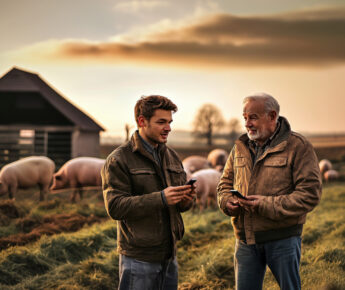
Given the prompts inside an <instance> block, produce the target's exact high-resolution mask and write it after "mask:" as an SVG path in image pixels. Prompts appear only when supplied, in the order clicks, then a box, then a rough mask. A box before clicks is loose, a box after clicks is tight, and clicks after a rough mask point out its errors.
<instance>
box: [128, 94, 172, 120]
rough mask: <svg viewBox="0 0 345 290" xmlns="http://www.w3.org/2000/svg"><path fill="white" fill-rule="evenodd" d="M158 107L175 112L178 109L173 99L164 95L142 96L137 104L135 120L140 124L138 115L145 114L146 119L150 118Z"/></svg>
mask: <svg viewBox="0 0 345 290" xmlns="http://www.w3.org/2000/svg"><path fill="white" fill-rule="evenodd" d="M158 109H161V110H167V111H173V112H174V113H175V112H176V111H177V106H176V105H175V104H174V103H173V102H172V101H171V100H169V99H168V98H166V97H163V96H159V95H151V96H142V97H141V98H140V99H139V100H138V101H137V103H136V104H135V108H134V116H135V121H136V122H137V124H138V117H139V116H141V115H143V116H144V118H145V119H146V120H150V119H151V117H152V116H153V114H154V113H155V111H156V110H158Z"/></svg>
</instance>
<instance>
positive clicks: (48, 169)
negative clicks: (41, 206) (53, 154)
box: [0, 156, 105, 201]
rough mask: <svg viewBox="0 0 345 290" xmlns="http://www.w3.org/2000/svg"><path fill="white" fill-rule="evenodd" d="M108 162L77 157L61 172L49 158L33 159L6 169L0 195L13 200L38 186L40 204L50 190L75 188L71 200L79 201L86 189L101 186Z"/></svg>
mask: <svg viewBox="0 0 345 290" xmlns="http://www.w3.org/2000/svg"><path fill="white" fill-rule="evenodd" d="M104 162H105V160H104V159H99V158H93V157H77V158H74V159H71V160H69V161H68V162H66V163H65V164H64V165H63V166H62V167H61V168H60V170H59V171H58V172H56V173H55V174H54V172H55V163H54V161H52V160H51V159H49V158H48V157H45V156H30V157H26V158H23V159H20V160H18V161H15V162H12V163H9V164H7V165H5V166H4V167H3V168H2V169H1V171H0V195H4V194H8V196H9V198H13V197H14V195H15V194H16V192H17V190H18V189H27V188H31V187H35V186H38V187H39V188H40V200H41V201H42V200H44V196H45V194H46V193H47V192H48V191H49V189H50V190H56V189H65V188H73V189H74V190H73V192H72V196H71V199H72V201H75V199H76V194H77V193H78V192H79V195H80V198H82V189H83V187H85V186H101V184H102V181H101V174H100V172H101V168H102V167H103V164H104Z"/></svg>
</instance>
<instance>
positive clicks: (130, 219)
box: [102, 132, 192, 262]
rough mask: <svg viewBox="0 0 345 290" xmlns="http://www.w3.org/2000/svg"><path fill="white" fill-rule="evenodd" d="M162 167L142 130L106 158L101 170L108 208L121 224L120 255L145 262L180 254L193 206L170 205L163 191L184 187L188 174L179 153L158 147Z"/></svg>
mask: <svg viewBox="0 0 345 290" xmlns="http://www.w3.org/2000/svg"><path fill="white" fill-rule="evenodd" d="M158 150H159V154H160V158H161V161H162V167H161V166H160V165H159V164H157V163H156V162H155V160H154V159H153V157H152V155H151V154H149V153H148V152H147V151H146V150H145V148H144V147H143V144H142V141H141V140H140V136H139V135H138V132H135V133H134V134H133V136H132V138H131V140H130V141H129V142H127V143H126V144H124V145H122V146H120V147H118V148H117V149H116V150H114V151H113V152H112V153H111V154H110V155H109V156H108V158H107V160H106V163H105V165H104V168H103V169H102V183H103V196H104V202H105V208H106V210H107V212H108V214H109V216H110V217H111V218H113V219H114V220H118V227H117V245H118V251H119V253H121V254H124V255H126V256H129V257H133V258H135V259H138V260H142V261H147V262H157V261H163V260H164V259H167V258H169V257H171V256H174V255H175V254H176V241H177V240H180V239H181V238H182V236H183V234H184V225H183V221H182V217H181V214H180V212H182V211H185V210H188V209H189V208H190V207H191V205H192V203H190V204H186V205H185V207H182V206H181V204H177V205H174V206H167V205H165V203H164V202H163V200H162V196H161V191H162V190H163V189H165V188H166V187H167V186H178V185H183V184H185V183H186V173H185V172H184V170H183V166H182V163H181V161H180V159H179V157H178V156H177V154H176V152H175V151H174V150H172V149H170V148H169V147H167V146H165V145H164V144H161V145H159V149H158Z"/></svg>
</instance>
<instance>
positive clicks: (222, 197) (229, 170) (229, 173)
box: [217, 145, 236, 216]
mask: <svg viewBox="0 0 345 290" xmlns="http://www.w3.org/2000/svg"><path fill="white" fill-rule="evenodd" d="M235 146H236V145H235ZM234 152H235V147H233V149H232V150H231V152H230V155H229V157H228V160H227V161H226V164H225V167H224V170H223V174H222V176H221V178H220V181H219V184H218V187H217V202H218V206H219V208H220V210H221V211H222V212H223V213H224V214H226V215H228V216H230V214H229V212H228V211H227V208H226V204H227V202H228V201H230V200H235V199H234V198H233V197H232V194H231V193H230V190H231V189H233V188H234V186H233V185H234V154H235V153H234Z"/></svg>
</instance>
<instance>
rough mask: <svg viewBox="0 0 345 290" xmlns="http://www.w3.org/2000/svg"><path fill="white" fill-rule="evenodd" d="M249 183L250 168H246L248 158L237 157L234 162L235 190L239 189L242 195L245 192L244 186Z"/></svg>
mask: <svg viewBox="0 0 345 290" xmlns="http://www.w3.org/2000/svg"><path fill="white" fill-rule="evenodd" d="M248 181H249V176H248V168H247V167H246V158H244V157H235V161H234V183H233V186H234V189H237V190H238V191H240V192H241V193H242V194H244V192H243V190H244V189H243V187H242V184H247V182H248Z"/></svg>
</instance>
